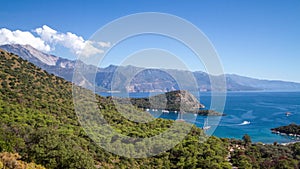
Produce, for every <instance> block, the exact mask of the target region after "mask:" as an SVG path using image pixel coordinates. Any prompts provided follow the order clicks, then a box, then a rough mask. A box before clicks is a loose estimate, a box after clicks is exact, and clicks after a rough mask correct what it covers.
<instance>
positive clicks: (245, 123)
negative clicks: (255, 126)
mask: <svg viewBox="0 0 300 169" xmlns="http://www.w3.org/2000/svg"><path fill="white" fill-rule="evenodd" d="M247 124H250V121H243V123H241V124H240V125H247Z"/></svg>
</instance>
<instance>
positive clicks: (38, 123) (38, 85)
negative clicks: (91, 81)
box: [0, 50, 230, 169]
mask: <svg viewBox="0 0 300 169" xmlns="http://www.w3.org/2000/svg"><path fill="white" fill-rule="evenodd" d="M0 77H1V78H0V152H11V153H18V154H20V157H18V158H20V159H19V160H22V161H25V162H28V163H31V162H34V163H36V164H41V165H42V166H44V167H46V168H50V169H51V168H65V169H67V168H81V169H83V168H84V169H89V168H154V167H155V168H230V164H229V162H227V161H226V155H227V154H228V151H227V143H226V142H223V141H222V140H221V139H219V138H216V137H211V138H209V139H208V140H207V142H204V143H202V142H201V141H200V140H199V137H200V136H203V131H202V130H200V129H199V128H196V127H192V129H191V131H190V133H189V134H188V136H186V137H185V139H184V140H183V141H182V142H181V143H179V144H178V145H176V146H175V147H174V148H173V149H171V150H169V151H167V152H164V153H161V154H159V155H157V156H154V157H149V158H142V159H131V158H125V157H121V156H117V155H114V154H112V153H109V152H106V151H105V150H104V149H102V148H101V147H99V146H97V145H96V144H95V143H94V142H93V141H92V140H90V139H89V137H88V136H87V134H86V133H85V132H84V131H83V129H82V128H81V127H80V124H79V122H78V120H77V116H76V114H75V112H74V106H73V101H72V84H71V83H69V82H67V81H65V80H64V79H62V78H58V77H56V76H53V75H50V74H48V73H47V72H45V71H43V70H41V69H40V68H37V67H35V66H34V65H33V64H31V63H29V62H27V61H25V60H23V59H21V58H19V57H17V56H15V55H13V54H10V53H7V52H4V51H2V50H1V51H0ZM97 100H98V101H99V107H101V112H102V113H103V115H104V116H105V118H106V120H107V121H108V122H109V123H110V124H111V125H112V126H113V127H114V128H115V129H116V130H117V131H119V132H120V133H122V134H124V135H128V136H133V137H150V136H153V135H155V134H158V133H160V132H161V131H163V130H165V129H167V128H169V127H170V125H172V124H173V123H174V122H173V121H170V120H163V119H156V120H154V121H152V122H150V123H135V122H133V121H130V120H127V119H126V118H124V117H123V116H120V114H119V113H118V112H117V110H116V107H115V106H114V104H113V102H112V101H111V99H109V98H103V97H100V96H97ZM111 141H112V140H111ZM130 144H132V143H131V142H128V147H130ZM165 144H167V143H165Z"/></svg>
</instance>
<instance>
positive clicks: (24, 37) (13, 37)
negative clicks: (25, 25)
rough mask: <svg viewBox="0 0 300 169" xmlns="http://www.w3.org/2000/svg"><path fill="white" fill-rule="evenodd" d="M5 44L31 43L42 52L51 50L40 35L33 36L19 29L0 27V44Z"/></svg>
mask: <svg viewBox="0 0 300 169" xmlns="http://www.w3.org/2000/svg"><path fill="white" fill-rule="evenodd" d="M5 44H20V45H31V46H33V47H34V48H36V49H38V50H41V51H43V52H49V51H50V50H51V47H50V45H49V44H47V43H46V42H45V41H44V40H42V39H41V38H40V37H35V36H34V35H33V34H32V33H31V32H28V31H21V30H15V31H11V30H9V29H6V28H1V29H0V45H5Z"/></svg>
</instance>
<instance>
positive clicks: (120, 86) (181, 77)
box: [0, 44, 300, 92]
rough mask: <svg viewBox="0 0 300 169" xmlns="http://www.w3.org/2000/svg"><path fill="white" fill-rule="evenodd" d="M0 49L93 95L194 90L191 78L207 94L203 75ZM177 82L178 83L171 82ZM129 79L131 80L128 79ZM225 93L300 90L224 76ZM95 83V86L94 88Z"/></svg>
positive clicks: (280, 83) (297, 85)
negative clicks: (76, 73) (102, 64)
mask: <svg viewBox="0 0 300 169" xmlns="http://www.w3.org/2000/svg"><path fill="white" fill-rule="evenodd" d="M0 48H2V49H4V50H6V51H8V52H11V53H15V54H17V55H19V56H20V57H21V58H23V59H25V60H28V61H30V62H31V63H33V64H35V65H36V66H38V67H40V68H42V69H43V70H46V71H47V72H49V73H52V74H54V75H56V76H59V77H62V78H64V79H66V80H68V81H72V80H73V82H74V83H75V84H77V85H80V86H82V87H85V88H88V89H94V88H95V91H96V92H103V91H128V92H168V91H174V90H195V86H196V85H195V84H192V85H191V80H190V78H188V77H190V76H191V75H193V77H194V78H195V80H196V82H197V86H198V88H197V89H196V90H200V91H210V90H211V85H210V79H209V75H208V74H207V73H205V72H201V71H195V72H189V71H183V70H175V69H174V70H166V69H152V68H149V69H148V68H147V69H143V68H139V67H134V66H115V65H110V66H108V67H106V68H98V67H96V66H93V65H87V64H85V63H83V62H81V61H77V62H76V61H72V60H68V59H64V58H61V57H58V56H54V55H49V54H46V53H43V52H40V51H38V50H37V49H35V48H33V47H31V46H29V45H18V44H15V45H2V46H0ZM75 67H76V68H77V69H79V70H80V71H81V72H84V75H82V76H79V77H76V79H73V72H74V68H75ZM174 76H176V80H177V81H180V82H181V83H182V84H181V86H180V87H179V84H178V83H177V82H176V80H175V79H174ZM129 77H131V78H129ZM128 79H129V80H130V81H128ZM226 83H227V90H228V91H272V90H286V91H295V90H300V83H293V82H285V81H274V80H260V79H255V78H249V77H244V76H239V75H232V74H227V75H226ZM94 84H95V85H94Z"/></svg>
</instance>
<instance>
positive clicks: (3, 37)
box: [0, 25, 110, 56]
mask: <svg viewBox="0 0 300 169" xmlns="http://www.w3.org/2000/svg"><path fill="white" fill-rule="evenodd" d="M4 44H21V45H31V46H33V47H34V48H36V49H38V50H41V51H43V52H50V51H53V50H55V47H56V46H57V45H60V46H63V47H65V48H67V49H69V50H70V51H71V52H72V53H74V54H76V55H82V56H90V55H95V54H100V53H103V52H104V51H103V48H107V47H110V43H109V42H92V41H89V40H85V39H84V38H83V37H81V36H78V35H76V34H74V33H72V32H66V33H62V32H59V31H57V30H54V29H52V28H50V27H49V26H47V25H43V26H42V27H40V28H36V29H35V30H34V31H32V32H28V31H21V30H15V31H11V30H9V29H6V28H1V29H0V45H4Z"/></svg>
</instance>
